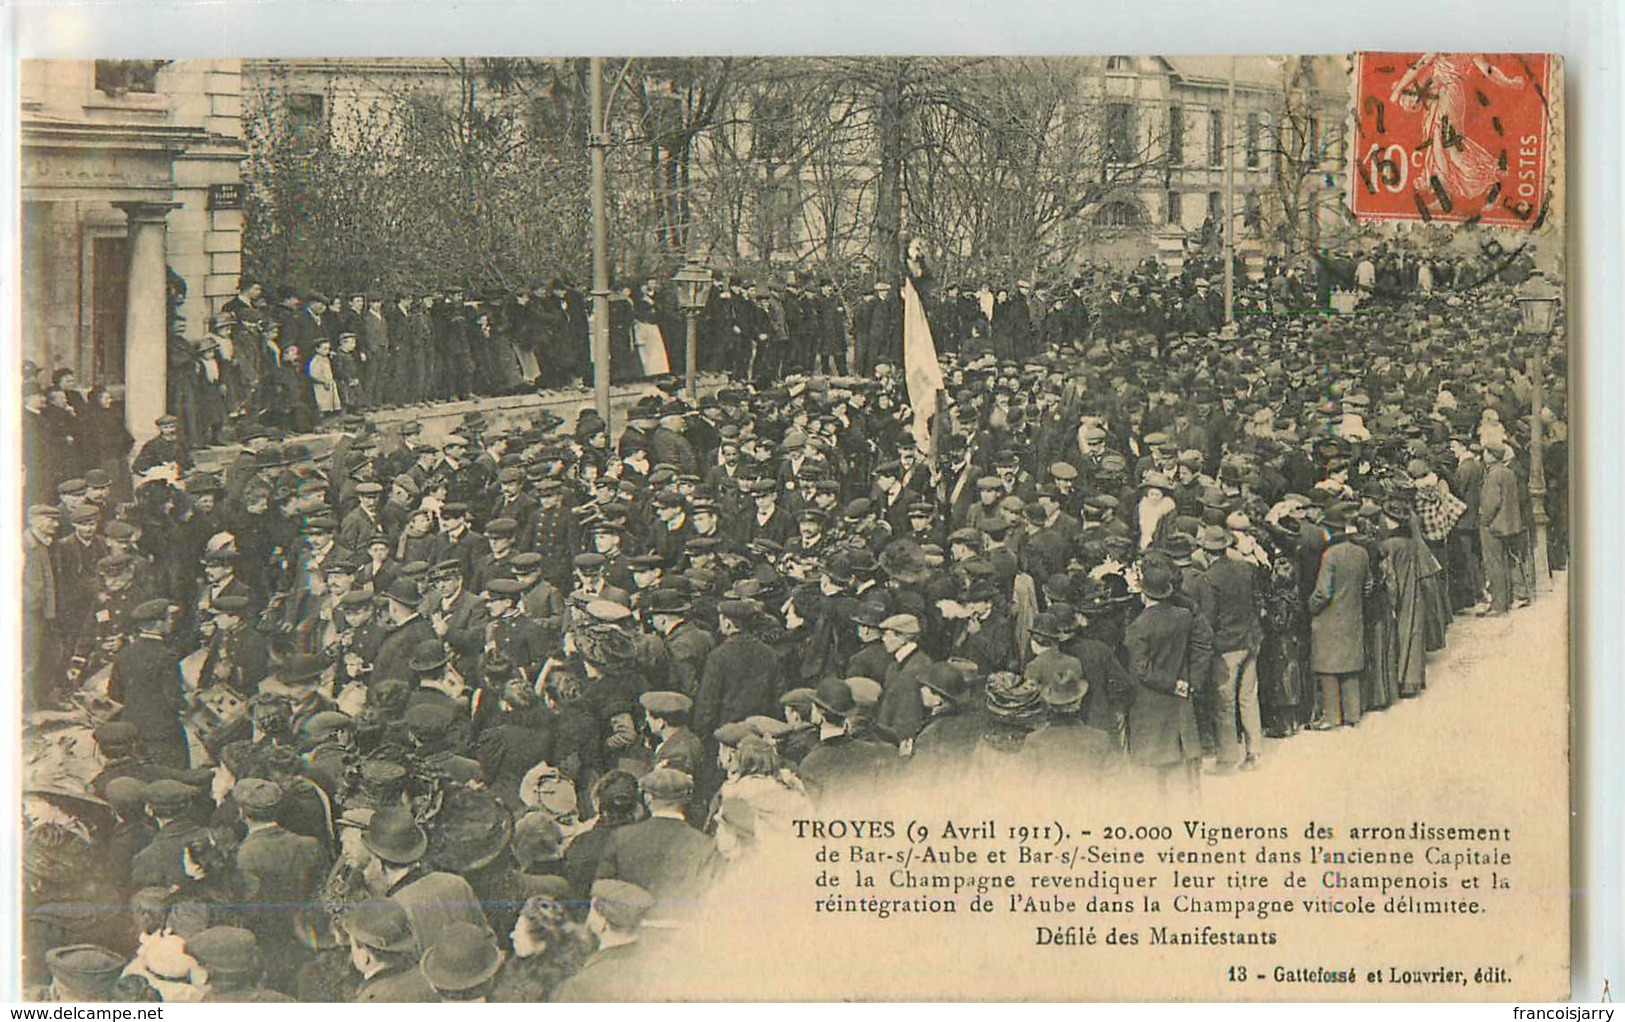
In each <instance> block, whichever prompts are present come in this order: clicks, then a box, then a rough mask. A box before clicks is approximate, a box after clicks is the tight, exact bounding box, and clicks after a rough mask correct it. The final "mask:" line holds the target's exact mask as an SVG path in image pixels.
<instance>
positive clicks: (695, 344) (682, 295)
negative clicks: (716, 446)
mask: <svg viewBox="0 0 1625 1022" xmlns="http://www.w3.org/2000/svg"><path fill="white" fill-rule="evenodd" d="M671 281H672V283H673V284H675V285H676V287H677V307H678V308H680V309H682V310H683V319H685V320H687V323H688V347H687V354H688V358H687V359H686V360H685V362H684V366H685V367H686V369H687V371H688V380H687V383H688V399H689V400H690V401H697V400H698V399H699V383H698V370H697V369H696V368H695V364H696V363H697V362H698V361H699V351H700V313H702V312H704V311H705V303H706V302H707V301H708V300H709V299H710V297H711V271H710V270H708V269H706V268H705V264H704V263H702V262H701V261H700V260H699V258H698V257H697V256H695V255H694V254H693V253H690V254H689V257H688V262H686V263H684V264H683V266H682V269H680V270H678V271H677V272H676V273H675V274H674V275H673V276H672V278H671Z"/></svg>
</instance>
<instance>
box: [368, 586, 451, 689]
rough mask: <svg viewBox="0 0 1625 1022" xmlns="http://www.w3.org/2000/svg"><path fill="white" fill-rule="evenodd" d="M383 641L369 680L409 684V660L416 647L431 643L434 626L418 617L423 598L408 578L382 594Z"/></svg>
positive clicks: (410, 675)
mask: <svg viewBox="0 0 1625 1022" xmlns="http://www.w3.org/2000/svg"><path fill="white" fill-rule="evenodd" d="M384 596H385V603H384V607H385V617H384V638H383V641H382V642H381V643H380V644H379V646H378V656H377V657H376V659H374V660H373V664H372V676H373V679H374V680H375V681H385V680H389V679H395V680H398V681H411V680H412V679H413V677H414V676H415V675H414V673H413V671H412V658H413V657H414V656H416V655H417V650H418V647H419V646H421V645H422V644H423V643H425V642H429V641H433V640H434V639H435V638H436V637H437V636H436V635H435V630H434V626H433V625H431V624H430V623H429V621H428V619H426V618H424V617H422V616H421V615H419V614H418V607H419V605H420V604H421V603H422V600H423V594H422V593H421V592H420V591H419V589H418V584H417V583H416V582H414V581H412V580H411V579H409V578H398V579H396V580H395V581H394V582H392V583H391V584H390V587H389V588H388V589H386V590H385V591H384Z"/></svg>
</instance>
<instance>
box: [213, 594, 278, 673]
mask: <svg viewBox="0 0 1625 1022" xmlns="http://www.w3.org/2000/svg"><path fill="white" fill-rule="evenodd" d="M249 606H250V604H249V599H248V597H247V596H220V597H216V598H215V599H214V601H213V603H212V605H211V607H210V610H211V611H212V613H211V615H210V616H211V619H212V621H213V634H211V635H210V636H209V641H208V646H207V650H208V652H207V653H205V654H204V657H203V669H202V670H201V672H199V674H198V679H199V682H198V683H199V684H200V685H202V686H208V685H215V684H224V685H229V686H231V688H233V689H234V690H236V691H237V692H239V693H241V694H243V695H245V696H252V695H253V694H255V693H256V692H258V691H259V685H260V682H261V681H263V680H264V679H265V677H266V675H267V674H268V673H269V672H270V668H271V650H270V643H269V640H268V639H267V638H266V636H265V635H264V633H262V632H261V631H260V630H259V629H257V628H255V627H253V625H252V624H250V623H249V614H250V611H249Z"/></svg>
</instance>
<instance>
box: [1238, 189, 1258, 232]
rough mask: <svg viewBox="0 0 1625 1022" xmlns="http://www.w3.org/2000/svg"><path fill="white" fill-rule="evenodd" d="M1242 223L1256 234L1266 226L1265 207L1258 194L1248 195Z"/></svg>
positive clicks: (1249, 193)
mask: <svg viewBox="0 0 1625 1022" xmlns="http://www.w3.org/2000/svg"><path fill="white" fill-rule="evenodd" d="M1241 222H1242V224H1243V225H1244V226H1245V227H1246V228H1247V229H1248V230H1249V231H1252V232H1253V233H1254V234H1257V233H1258V230H1259V228H1260V227H1262V226H1264V206H1263V203H1262V202H1260V201H1259V198H1258V193H1257V192H1248V193H1247V202H1246V206H1245V208H1244V209H1243V210H1242V214H1241Z"/></svg>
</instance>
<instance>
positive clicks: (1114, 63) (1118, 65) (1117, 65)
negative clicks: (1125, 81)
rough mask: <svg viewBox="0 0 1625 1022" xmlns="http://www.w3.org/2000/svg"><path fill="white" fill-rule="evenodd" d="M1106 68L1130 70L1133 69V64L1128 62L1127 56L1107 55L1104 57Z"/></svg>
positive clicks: (1109, 69) (1110, 69)
mask: <svg viewBox="0 0 1625 1022" xmlns="http://www.w3.org/2000/svg"><path fill="white" fill-rule="evenodd" d="M1106 70H1108V71H1132V70H1134V66H1133V65H1132V64H1131V63H1130V62H1129V58H1127V57H1107V58H1106Z"/></svg>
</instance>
